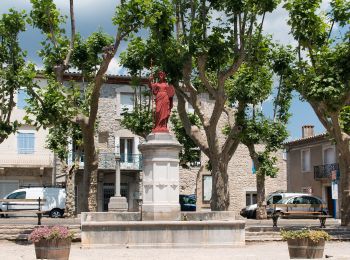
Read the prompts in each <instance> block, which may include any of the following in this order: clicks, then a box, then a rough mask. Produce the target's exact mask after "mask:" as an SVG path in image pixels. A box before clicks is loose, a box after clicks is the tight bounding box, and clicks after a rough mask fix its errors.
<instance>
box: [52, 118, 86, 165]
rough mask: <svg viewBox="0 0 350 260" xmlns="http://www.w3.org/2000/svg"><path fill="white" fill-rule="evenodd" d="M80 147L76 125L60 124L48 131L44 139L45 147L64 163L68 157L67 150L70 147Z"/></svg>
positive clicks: (80, 136)
mask: <svg viewBox="0 0 350 260" xmlns="http://www.w3.org/2000/svg"><path fill="white" fill-rule="evenodd" d="M73 145H74V146H75V147H82V145H83V141H82V133H81V129H80V127H79V126H78V125H77V124H73V123H71V122H69V121H67V122H60V124H56V125H55V127H51V128H50V129H49V134H48V136H47V138H46V147H47V148H48V149H50V150H51V151H53V152H55V154H56V155H57V157H58V159H60V160H61V161H65V160H67V158H68V155H69V148H70V147H72V146H73Z"/></svg>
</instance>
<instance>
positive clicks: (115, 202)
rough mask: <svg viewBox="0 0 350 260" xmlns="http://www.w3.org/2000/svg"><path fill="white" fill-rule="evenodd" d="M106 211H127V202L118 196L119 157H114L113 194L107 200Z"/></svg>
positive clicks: (117, 155)
mask: <svg viewBox="0 0 350 260" xmlns="http://www.w3.org/2000/svg"><path fill="white" fill-rule="evenodd" d="M108 211H112V212H115V211H116V212H123V211H128V202H127V201H126V198H125V197H122V196H120V155H119V154H116V156H115V194H114V196H113V197H110V198H109V203H108Z"/></svg>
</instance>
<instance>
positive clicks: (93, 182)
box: [82, 127, 98, 212]
mask: <svg viewBox="0 0 350 260" xmlns="http://www.w3.org/2000/svg"><path fill="white" fill-rule="evenodd" d="M83 129H84V130H83V133H84V134H83V142H84V175H83V205H82V212H83V211H92V212H95V211H97V172H98V156H97V153H96V149H95V139H94V128H93V127H89V128H83Z"/></svg>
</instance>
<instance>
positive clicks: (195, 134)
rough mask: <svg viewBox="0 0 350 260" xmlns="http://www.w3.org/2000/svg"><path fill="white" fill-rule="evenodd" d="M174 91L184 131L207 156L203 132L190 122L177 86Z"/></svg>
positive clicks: (207, 148)
mask: <svg viewBox="0 0 350 260" xmlns="http://www.w3.org/2000/svg"><path fill="white" fill-rule="evenodd" d="M175 91H176V96H177V99H178V103H177V112H178V113H179V117H180V119H181V121H182V123H183V126H184V128H185V131H186V133H187V134H188V135H189V136H190V137H191V139H192V140H193V141H194V142H195V143H196V145H197V146H198V147H199V148H200V149H201V151H202V152H204V154H205V155H206V156H208V157H209V147H208V143H207V142H206V138H205V136H204V134H203V133H202V132H201V130H200V129H199V128H198V127H197V126H195V125H192V124H191V122H190V120H189V118H188V115H187V111H186V108H185V104H186V102H185V99H184V97H183V96H182V93H180V92H179V90H178V89H177V88H176V89H175Z"/></svg>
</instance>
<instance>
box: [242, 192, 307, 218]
mask: <svg viewBox="0 0 350 260" xmlns="http://www.w3.org/2000/svg"><path fill="white" fill-rule="evenodd" d="M293 195H301V196H302V195H308V194H306V193H293V192H274V193H271V194H269V195H268V196H267V200H266V205H270V204H275V203H277V202H278V201H280V200H281V199H283V198H286V197H290V196H293ZM257 207H258V205H257V204H252V205H248V206H247V207H245V208H243V209H241V211H240V215H241V216H242V217H245V218H253V219H255V218H256V208H257ZM267 213H268V214H269V213H271V212H267Z"/></svg>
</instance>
